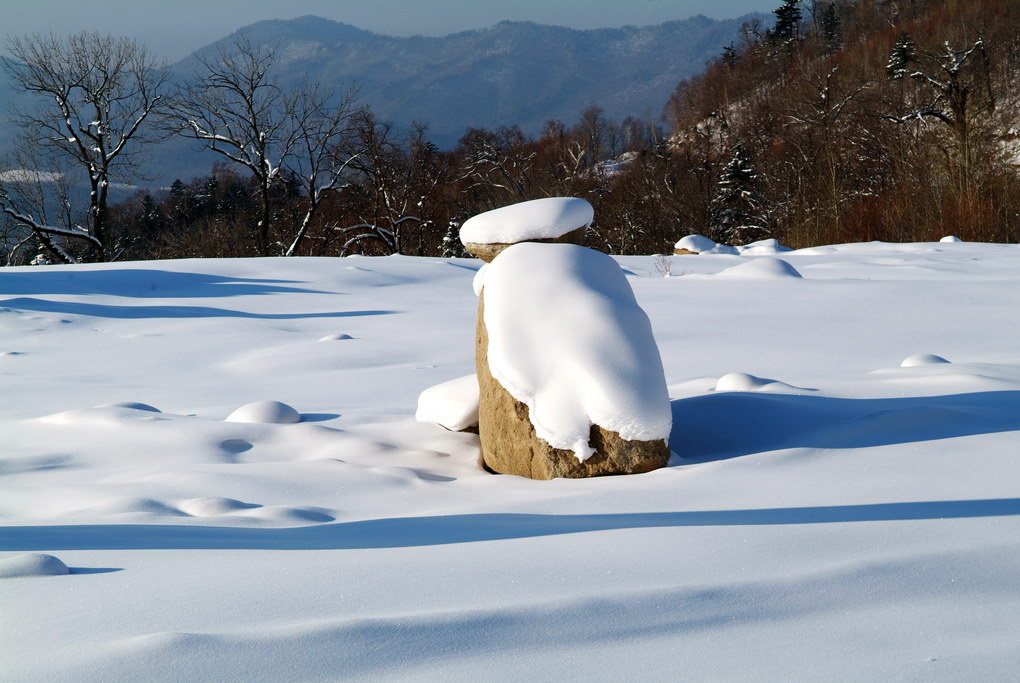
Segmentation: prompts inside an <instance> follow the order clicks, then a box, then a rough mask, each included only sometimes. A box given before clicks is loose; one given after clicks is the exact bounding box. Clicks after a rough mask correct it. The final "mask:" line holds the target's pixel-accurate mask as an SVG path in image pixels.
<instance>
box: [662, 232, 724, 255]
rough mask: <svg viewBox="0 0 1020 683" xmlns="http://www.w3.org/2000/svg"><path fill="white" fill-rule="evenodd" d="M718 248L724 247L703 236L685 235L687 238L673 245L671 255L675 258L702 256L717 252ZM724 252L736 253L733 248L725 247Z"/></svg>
mask: <svg viewBox="0 0 1020 683" xmlns="http://www.w3.org/2000/svg"><path fill="white" fill-rule="evenodd" d="M720 247H725V245H722V244H719V243H718V242H716V241H715V240H710V239H709V238H707V237H705V236H704V235H687V237H684V238H682V239H681V240H680V241H679V242H677V243H676V244H674V245H673V253H674V254H675V255H677V256H680V255H683V254H702V253H705V252H708V251H719V248H720ZM726 250H728V253H731V254H736V253H737V250H736V249H734V248H733V247H726Z"/></svg>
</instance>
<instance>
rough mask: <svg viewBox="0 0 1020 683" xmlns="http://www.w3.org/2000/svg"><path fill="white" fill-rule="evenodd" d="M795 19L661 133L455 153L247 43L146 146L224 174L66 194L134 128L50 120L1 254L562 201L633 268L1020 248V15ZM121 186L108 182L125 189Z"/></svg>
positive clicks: (175, 92) (449, 224) (451, 221)
mask: <svg viewBox="0 0 1020 683" xmlns="http://www.w3.org/2000/svg"><path fill="white" fill-rule="evenodd" d="M774 17H775V20H774V22H770V24H769V25H766V24H764V23H761V22H756V21H755V22H749V23H747V24H745V26H744V30H743V32H742V38H741V39H740V40H739V41H736V42H734V43H731V44H727V45H720V46H719V56H718V58H717V59H715V60H714V61H712V62H711V63H710V64H709V65H708V67H707V69H706V70H705V71H704V72H703V73H701V74H699V75H697V76H694V77H692V78H689V79H686V80H683V81H681V82H680V83H679V84H677V85H676V86H675V88H674V89H673V92H672V95H671V96H669V103H668V106H667V107H666V109H665V111H664V112H663V114H662V117H661V118H659V117H658V116H656V117H653V118H652V119H651V120H650V119H649V118H637V117H627V118H625V119H623V120H616V119H613V118H612V117H610V116H608V115H607V114H606V111H605V110H604V109H603V108H602V107H600V106H599V105H597V104H594V105H589V106H587V107H585V108H583V109H581V110H580V111H578V112H577V113H576V115H575V117H574V118H573V120H568V121H563V120H560V119H552V120H549V121H547V122H545V124H544V125H543V126H542V128H541V132H540V133H538V134H531V133H528V132H526V131H525V130H524V129H522V128H521V127H520V126H517V125H506V126H497V127H490V128H484V127H475V128H471V129H469V130H467V132H466V133H464V134H463V136H462V137H461V138H460V139H459V142H458V143H457V145H456V146H455V147H453V148H452V149H441V148H440V147H439V146H438V145H437V144H435V142H434V141H433V140H432V139H431V137H430V131H429V127H428V124H427V122H424V121H423V122H422V123H420V124H418V125H415V126H412V127H411V129H410V130H409V131H408V130H406V129H404V128H400V127H397V126H395V125H394V124H393V123H392V122H390V121H389V120H387V119H385V118H383V117H381V116H379V115H378V114H377V113H375V112H373V110H372V109H371V108H370V107H368V106H366V105H365V103H364V102H361V101H360V100H359V98H358V94H357V92H356V91H355V90H350V91H343V92H340V91H332V90H329V89H323V88H322V87H321V85H320V84H317V83H316V82H315V81H314V80H312V81H307V82H304V83H299V84H287V83H283V82H281V81H279V80H278V78H277V74H278V72H279V71H280V69H281V68H282V65H283V63H284V62H285V61H286V60H285V55H282V54H281V53H280V52H279V51H278V49H277V48H276V47H274V46H273V45H266V44H263V43H256V42H251V41H248V40H246V39H244V38H238V39H236V40H234V41H233V42H231V43H229V44H226V45H221V46H220V49H219V50H218V51H216V52H215V53H212V54H207V55H203V56H202V59H201V63H200V66H198V67H196V69H195V75H194V77H193V78H192V79H191V80H190V81H189V82H188V83H187V84H186V85H183V86H179V87H176V88H171V87H169V86H168V85H167V84H166V83H165V82H164V81H162V80H161V81H159V83H158V85H159V86H160V88H161V92H160V94H159V98H158V100H157V102H155V103H154V104H153V105H152V106H151V107H150V108H149V109H146V110H145V112H146V116H145V117H144V118H145V120H144V121H141V122H139V127H138V129H137V131H136V133H133V134H132V135H138V136H139V137H138V138H136V139H135V142H136V143H137V144H139V145H141V143H142V142H143V141H145V140H148V141H151V140H153V139H154V138H155V137H159V136H162V137H170V136H174V137H186V138H190V139H191V140H192V142H193V144H197V145H204V146H206V147H207V148H209V149H211V150H213V151H214V152H213V153H215V154H216V155H217V158H218V159H219V162H218V163H217V165H216V166H214V167H213V169H212V170H211V172H210V173H209V174H208V175H206V176H204V177H200V178H195V179H191V180H189V179H182V180H178V181H176V182H174V183H173V185H172V186H171V187H170V188H169V189H167V190H163V191H159V192H139V193H138V194H137V195H135V196H133V197H132V198H130V199H129V200H128V201H124V202H121V203H118V204H113V205H109V206H107V205H106V204H103V206H102V207H99V206H97V205H96V204H95V203H92V204H90V203H89V202H88V201H85V202H80V203H81V206H78V205H77V204H75V202H74V201H73V200H74V198H73V197H72V196H70V194H67V193H65V194H64V195H60V196H61V201H58V202H53V201H52V196H51V194H52V187H53V186H54V185H55V184H54V183H53V182H52V180H53V173H54V169H55V168H56V167H55V166H54V164H55V163H56V162H55V161H54V159H56V158H57V157H59V158H60V159H62V163H63V164H64V167H67V166H70V167H77V168H78V170H79V172H85V174H86V175H88V174H89V173H90V172H91V171H89V169H92V168H94V167H95V163H94V161H95V160H94V159H93V158H92V157H91V156H89V155H90V154H91V152H89V150H90V149H93V150H94V149H101V150H105V151H104V152H103V154H105V155H106V156H109V152H110V151H112V150H114V149H118V147H117V145H118V144H119V141H123V140H124V139H125V138H124V134H123V133H121V134H119V135H120V137H116V136H111V135H107V136H106V137H104V138H103V139H102V140H101V141H100V144H97V145H93V146H92V147H91V148H90V147H85V148H84V149H85V152H82V151H81V149H79V148H78V147H77V146H76V143H74V142H73V141H71V142H69V140H71V139H72V138H73V139H80V137H81V136H80V135H79V133H80V132H83V131H84V132H88V131H89V130H93V129H92V128H90V126H91V125H92V124H91V122H95V121H100V122H101V121H102V119H101V117H100V118H96V119H93V118H92V114H91V113H90V112H88V111H86V112H84V113H80V114H76V116H77V117H78V118H77V119H76V121H75V122H73V123H72V124H70V126H71V127H70V128H67V125H68V124H66V120H67V117H65V116H64V113H65V112H63V111H61V110H60V106H58V107H57V110H56V111H53V112H51V115H50V116H49V118H48V119H46V120H47V121H48V123H47V124H46V125H49V126H51V127H52V129H51V131H50V133H52V132H53V131H54V130H55V131H57V132H58V134H50V133H46V132H45V129H44V128H40V127H39V126H38V125H37V126H35V127H34V128H33V127H32V126H31V125H27V126H23V127H22V129H23V130H25V131H26V132H27V133H29V134H30V135H31V134H32V133H34V134H36V135H37V136H40V137H39V139H40V140H43V141H44V142H45V144H44V145H36V146H34V147H32V146H31V145H29V146H28V147H27V149H28V150H29V151H31V152H33V154H28V153H27V152H25V153H24V154H23V157H21V158H19V159H18V160H17V161H18V163H17V164H16V165H11V164H8V166H7V167H8V168H15V169H18V171H17V173H18V174H20V175H17V176H15V175H12V172H11V171H8V172H6V173H5V174H4V175H3V176H0V182H2V183H3V184H2V185H0V208H2V210H3V212H4V215H5V223H4V224H3V225H4V228H3V229H4V230H6V232H7V234H8V236H9V237H8V239H7V241H6V244H7V247H6V253H5V254H4V258H5V259H6V261H7V262H9V263H24V262H28V261H30V260H32V259H36V260H37V261H46V260H95V259H109V258H176V257H194V256H253V255H345V254H353V253H363V254H389V253H404V254H420V255H446V256H454V255H459V254H460V251H459V241H458V239H457V237H456V236H457V229H458V227H459V225H460V224H461V223H462V222H463V221H464V220H466V219H467V218H468V217H470V216H472V215H474V214H476V213H479V212H481V211H485V210H488V209H491V208H494V207H497V206H501V205H505V204H508V203H512V202H516V201H522V200H526V199H533V198H538V197H545V196H558V195H569V196H578V197H584V198H586V199H588V200H589V201H590V202H591V203H592V204H593V205H594V206H595V209H596V216H597V222H596V223H595V224H594V225H593V226H592V230H591V231H590V233H589V235H588V242H589V246H592V247H594V248H597V249H601V250H604V251H607V252H609V253H618V254H623V253H662V252H670V251H671V249H672V244H673V243H674V242H675V241H676V240H677V239H679V238H680V237H682V236H684V235H687V234H692V233H697V234H703V235H706V236H709V237H712V238H713V239H715V240H717V241H720V242H724V243H728V244H734V245H736V244H745V243H747V242H750V241H754V240H757V239H762V238H766V237H774V238H777V239H779V240H781V241H782V242H784V243H786V244H788V245H790V246H794V247H803V246H809V245H817V244H826V243H836V242H853V241H867V240H886V241H920V240H932V239H938V238H940V237H942V236H944V235H947V234H955V235H957V236H959V237H960V238H962V239H965V240H983V241H1000V242H1016V241H1017V240H1018V237H1020V234H1018V233H1020V230H1018V228H1017V219H1018V213H1020V198H1018V197H1020V192H1018V190H1020V175H1018V173H1020V169H1018V164H1020V115H1018V114H1020V101H1018V100H1020V86H1017V85H1016V83H1017V81H1018V79H1017V76H1018V70H1020V5H1017V4H1015V3H1002V2H996V1H994V0H969V1H964V0H909V1H899V2H893V1H891V0H856V1H855V0H832V1H831V2H824V1H821V0H816V1H814V2H800V1H799V0H777V7H776V10H775V12H774ZM51 47H52V46H51ZM46 54H52V51H51V52H47V53H46ZM8 68H9V70H11V69H12V65H11V64H10V63H9V64H8ZM17 68H18V67H17V66H16V65H15V66H14V67H13V69H14V70H15V72H17ZM127 73H128V71H125V74H127ZM161 73H162V72H159V74H161ZM125 78H126V76H125ZM107 82H109V83H115V82H119V81H117V80H116V79H107ZM124 82H127V81H124ZM288 83H289V82H288ZM164 86H166V87H164ZM51 89H52V88H51ZM47 92H48V91H47ZM129 92H130V93H132V97H135V98H136V100H137V97H138V94H139V93H140V92H141V91H140V90H139V89H137V88H134V89H130V88H129ZM72 94H73V93H72ZM668 95H669V94H668V93H664V98H663V99H665V97H666V96H668ZM75 97H77V96H75ZM94 99H95V98H94V97H92V98H91V100H94ZM91 100H90V99H89V97H84V98H81V97H79V98H78V99H77V100H74V98H73V97H72V101H68V102H67V103H66V104H65V106H71V107H80V106H81V105H82V104H84V103H85V102H87V101H91ZM117 101H118V102H120V101H124V100H121V99H118V100H117ZM137 102H138V103H139V104H144V102H145V100H144V98H143V99H142V100H137ZM135 120H137V116H136V119H135ZM29 123H30V122H29ZM104 125H105V124H104ZM62 126H63V128H62ZM99 129H104V126H99ZM125 130H130V129H125ZM96 132H97V131H96V130H93V133H96ZM144 132H147V134H148V136H149V137H148V138H142V137H141V136H142V134H143V133H144ZM133 145H134V143H132V144H131V145H129V146H128V147H131V149H133ZM126 148H127V147H126V146H125V145H121V149H126ZM41 151H47V152H48V156H47V155H41V154H40V152H41ZM121 153H122V152H118V154H121ZM150 153H152V154H158V153H159V146H158V145H157V146H154V147H153V148H152V149H151V150H150ZM54 154H56V156H54ZM33 156H34V157H35V158H31V157H33ZM101 156H102V155H101ZM43 157H45V158H43ZM125 158H126V157H125ZM33 164H34V165H33ZM64 167H61V168H64ZM115 170H117V169H116V168H112V169H111V173H110V174H109V175H110V177H109V178H106V179H105V180H104V179H103V178H101V177H98V176H96V177H97V178H98V179H97V183H98V184H97V185H96V187H98V188H102V187H103V182H106V183H107V184H109V183H110V182H113V181H114V180H117V181H119V182H123V178H122V177H121V176H115V174H113V171H115ZM93 175H94V174H93ZM89 177H90V178H91V177H93V176H89ZM41 227H42V228H45V227H49V228H52V230H49V231H46V230H43V229H40V228H41ZM98 228H101V233H100V232H99V230H98ZM27 230H34V232H33V233H28V232H26V231H27ZM97 241H98V244H97Z"/></svg>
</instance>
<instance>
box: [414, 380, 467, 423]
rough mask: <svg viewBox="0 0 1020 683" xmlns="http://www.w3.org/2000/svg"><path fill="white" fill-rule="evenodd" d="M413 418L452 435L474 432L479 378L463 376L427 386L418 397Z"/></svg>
mask: <svg viewBox="0 0 1020 683" xmlns="http://www.w3.org/2000/svg"><path fill="white" fill-rule="evenodd" d="M414 418H415V419H416V420H418V422H432V423H433V424H437V425H439V426H441V427H445V428H446V429H449V430H450V431H451V432H464V431H477V427H478V378H477V377H476V376H475V375H473V374H472V375H466V376H464V377H458V378H457V379H451V380H450V381H448V382H443V383H442V384H437V385H435V386H433V387H429V388H428V389H426V390H425V391H423V392H421V395H419V396H418V411H417V412H416V413H415V414H414Z"/></svg>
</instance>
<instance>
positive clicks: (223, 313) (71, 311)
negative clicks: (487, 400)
mask: <svg viewBox="0 0 1020 683" xmlns="http://www.w3.org/2000/svg"><path fill="white" fill-rule="evenodd" d="M0 308H16V309H20V310H23V311H38V312H42V313H59V314H61V315H85V316H92V317H94V318H116V319H121V320H139V319H149V318H257V319H260V320H294V319H298V318H353V317H358V316H365V315H391V314H393V313H396V311H323V312H319V313H247V312H245V311H234V310H231V309H229V308H212V307H209V306H110V305H106V304H87V303H80V302H74V301H46V300H45V299H34V298H32V297H18V298H16V299H6V300H0Z"/></svg>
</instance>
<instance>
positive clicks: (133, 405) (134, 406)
mask: <svg viewBox="0 0 1020 683" xmlns="http://www.w3.org/2000/svg"><path fill="white" fill-rule="evenodd" d="M96 408H127V409H128V410H142V411H144V412H147V413H161V412H163V411H162V410H160V409H159V408H154V407H153V406H150V405H149V404H148V403H137V402H135V401H123V402H121V403H103V404H102V405H98V406H96Z"/></svg>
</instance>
